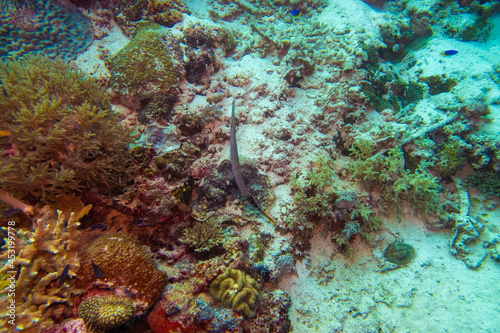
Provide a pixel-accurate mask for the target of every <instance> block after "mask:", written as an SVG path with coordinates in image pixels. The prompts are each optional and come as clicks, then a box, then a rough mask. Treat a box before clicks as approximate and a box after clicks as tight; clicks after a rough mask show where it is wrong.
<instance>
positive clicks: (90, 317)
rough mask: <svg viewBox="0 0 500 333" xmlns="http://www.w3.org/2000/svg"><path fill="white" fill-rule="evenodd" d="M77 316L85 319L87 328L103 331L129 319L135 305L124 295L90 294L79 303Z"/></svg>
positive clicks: (131, 317)
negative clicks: (90, 295)
mask: <svg viewBox="0 0 500 333" xmlns="http://www.w3.org/2000/svg"><path fill="white" fill-rule="evenodd" d="M78 316H80V318H82V319H83V320H84V321H85V326H87V329H88V330H91V331H92V332H94V333H97V332H105V331H107V330H110V329H113V328H116V327H118V326H121V325H123V324H126V323H128V322H129V321H131V320H132V319H133V318H134V316H135V306H134V303H133V302H132V301H131V300H130V299H129V298H128V297H125V296H115V295H111V296H92V297H89V298H87V299H86V300H85V301H83V302H82V303H81V304H80V306H79V307H78Z"/></svg>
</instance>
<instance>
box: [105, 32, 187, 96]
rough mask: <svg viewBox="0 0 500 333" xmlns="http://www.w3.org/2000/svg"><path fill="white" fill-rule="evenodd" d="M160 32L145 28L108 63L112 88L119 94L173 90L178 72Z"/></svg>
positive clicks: (176, 82)
mask: <svg viewBox="0 0 500 333" xmlns="http://www.w3.org/2000/svg"><path fill="white" fill-rule="evenodd" d="M163 35H164V33H162V30H161V28H159V27H149V28H148V27H145V28H143V29H140V30H139V31H138V33H137V34H136V35H135V37H134V38H133V39H132V40H131V41H130V42H129V43H128V44H127V45H126V46H125V47H124V48H122V49H121V50H120V51H119V52H118V53H117V54H116V55H115V56H114V57H113V58H112V59H110V60H109V61H108V64H107V65H108V67H109V69H110V72H111V85H112V86H113V88H114V89H116V90H118V91H120V92H121V93H122V94H127V93H128V94H135V93H137V92H139V91H140V90H145V91H150V90H153V91H156V92H158V91H160V92H164V93H167V92H168V91H169V90H171V89H175V88H176V87H177V84H178V80H179V70H178V68H177V65H176V64H175V63H174V60H173V58H172V56H171V55H170V53H169V50H168V48H167V47H166V46H165V44H164V42H163V40H162V38H163V37H162V36H163Z"/></svg>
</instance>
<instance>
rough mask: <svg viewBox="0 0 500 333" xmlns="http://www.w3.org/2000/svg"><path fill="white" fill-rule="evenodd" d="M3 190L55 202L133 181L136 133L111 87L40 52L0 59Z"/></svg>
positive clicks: (114, 188) (0, 175) (106, 190)
mask: <svg viewBox="0 0 500 333" xmlns="http://www.w3.org/2000/svg"><path fill="white" fill-rule="evenodd" d="M0 82H1V83H2V88H3V91H4V93H3V94H0V130H3V131H5V132H7V133H9V135H5V136H3V137H1V138H0V178H1V179H2V184H1V189H2V190H4V191H6V192H9V193H10V194H12V195H13V196H15V197H17V198H19V199H22V198H24V197H27V196H29V197H30V198H35V199H38V198H42V200H45V201H52V200H55V197H56V196H57V195H59V194H62V193H69V192H75V191H80V190H82V189H84V188H88V187H93V188H94V189H96V190H97V191H101V192H106V193H111V192H113V191H117V190H120V189H122V188H123V187H124V186H125V185H126V182H127V181H128V180H129V179H130V176H131V175H130V173H131V170H132V169H131V162H130V156H129V155H130V154H129V150H128V144H129V143H130V142H131V140H132V139H131V136H130V133H129V131H128V130H127V129H125V128H124V127H123V126H122V125H121V124H120V123H119V121H118V119H117V116H116V115H115V114H114V113H113V112H112V111H111V109H110V108H111V103H110V100H109V97H108V96H107V94H106V92H105V90H104V89H103V87H102V86H101V85H99V84H98V83H97V81H95V80H93V79H90V78H89V77H88V76H85V75H84V74H83V73H82V72H80V71H79V70H75V69H74V68H73V67H71V65H69V64H67V63H65V62H64V61H62V60H60V59H57V60H51V59H49V58H46V57H42V56H34V57H24V58H22V59H20V60H12V61H7V62H5V63H2V64H0Z"/></svg>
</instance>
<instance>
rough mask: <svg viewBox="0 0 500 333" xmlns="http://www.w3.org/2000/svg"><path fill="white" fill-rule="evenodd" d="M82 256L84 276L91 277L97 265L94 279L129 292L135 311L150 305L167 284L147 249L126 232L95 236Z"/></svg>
mask: <svg viewBox="0 0 500 333" xmlns="http://www.w3.org/2000/svg"><path fill="white" fill-rule="evenodd" d="M84 257H85V261H84V263H83V265H84V266H85V273H86V275H87V277H90V278H91V279H95V277H96V276H95V271H96V268H95V267H97V268H98V269H99V270H100V272H101V274H98V275H100V277H99V276H97V278H100V280H101V281H104V282H105V283H106V284H107V285H109V286H114V287H115V289H120V288H122V289H123V288H124V289H125V290H126V291H127V292H128V293H130V294H132V295H133V296H132V299H133V300H136V301H137V302H138V303H136V305H137V307H138V310H146V309H147V308H149V307H150V306H152V305H153V304H154V303H155V302H156V301H157V300H158V299H159V298H160V296H161V293H162V291H163V287H165V285H166V284H167V277H166V275H165V273H163V272H162V271H160V270H158V268H156V265H155V262H154V261H153V259H151V256H150V255H149V253H148V251H146V249H145V248H144V247H143V246H142V245H141V244H140V243H139V242H138V241H137V240H136V239H135V238H133V237H132V236H130V235H127V234H107V235H103V236H101V237H99V238H97V239H95V240H94V241H93V242H92V243H91V244H90V246H89V248H88V249H87V251H86V253H85V255H84ZM102 276H103V277H102Z"/></svg>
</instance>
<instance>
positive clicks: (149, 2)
mask: <svg viewBox="0 0 500 333" xmlns="http://www.w3.org/2000/svg"><path fill="white" fill-rule="evenodd" d="M112 10H113V14H114V17H115V20H116V22H118V24H119V25H120V27H121V28H122V29H123V31H124V32H125V33H126V34H128V35H129V36H134V35H135V33H136V32H137V28H138V27H140V26H141V24H147V23H157V24H160V25H162V26H166V27H172V26H173V25H174V24H175V23H177V22H180V21H182V14H183V13H186V14H189V13H190V11H189V10H188V9H187V7H186V6H185V5H184V3H183V2H182V1H181V0H139V1H131V0H119V1H118V2H117V3H116V5H115V7H114V8H113V9H112Z"/></svg>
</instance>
